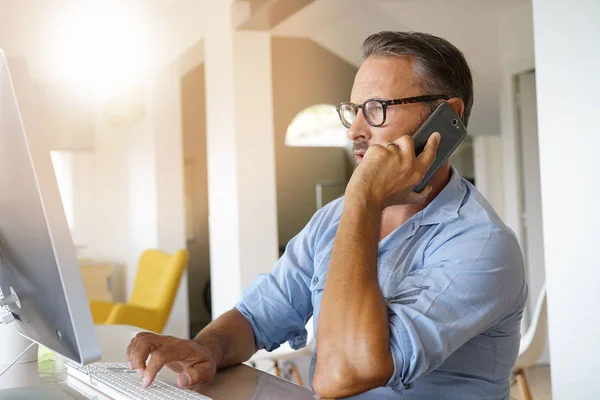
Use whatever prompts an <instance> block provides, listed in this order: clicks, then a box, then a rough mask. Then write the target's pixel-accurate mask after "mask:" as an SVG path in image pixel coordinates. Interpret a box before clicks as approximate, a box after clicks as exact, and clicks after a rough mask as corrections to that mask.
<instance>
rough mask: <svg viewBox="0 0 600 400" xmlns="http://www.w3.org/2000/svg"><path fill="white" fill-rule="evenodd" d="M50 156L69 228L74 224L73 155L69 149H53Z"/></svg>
mask: <svg viewBox="0 0 600 400" xmlns="http://www.w3.org/2000/svg"><path fill="white" fill-rule="evenodd" d="M50 157H51V158H52V164H53V166H54V174H55V175H56V183H57V184H58V191H59V192H60V198H61V200H62V204H63V207H64V210H65V215H66V217H67V223H68V224H69V229H71V230H73V225H74V221H73V219H74V214H75V210H74V204H73V203H74V200H75V196H74V187H73V157H72V154H71V153H70V152H67V151H51V152H50Z"/></svg>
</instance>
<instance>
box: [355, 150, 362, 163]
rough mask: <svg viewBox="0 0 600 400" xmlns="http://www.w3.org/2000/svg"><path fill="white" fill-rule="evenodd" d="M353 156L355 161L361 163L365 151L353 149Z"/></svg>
mask: <svg viewBox="0 0 600 400" xmlns="http://www.w3.org/2000/svg"><path fill="white" fill-rule="evenodd" d="M354 158H355V159H356V162H357V163H361V162H362V160H363V159H364V158H365V152H364V151H355V152H354Z"/></svg>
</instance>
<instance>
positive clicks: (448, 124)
mask: <svg viewBox="0 0 600 400" xmlns="http://www.w3.org/2000/svg"><path fill="white" fill-rule="evenodd" d="M434 132H439V133H440V135H441V140H440V145H439V146H438V149H437V153H436V154H435V161H434V162H433V164H432V165H431V167H430V168H429V169H428V170H427V172H426V173H425V176H424V177H423V180H422V181H421V183H419V184H418V185H417V186H415V187H414V188H413V190H414V191H415V192H420V191H421V190H423V189H424V188H425V186H427V184H428V183H429V181H430V180H431V178H432V177H433V175H435V174H436V172H438V171H439V170H440V168H441V167H442V165H444V163H445V162H446V161H448V159H449V158H450V156H451V155H452V153H454V150H456V148H457V147H458V145H459V144H461V142H462V141H463V140H464V138H465V137H467V128H466V127H465V125H464V124H463V122H462V121H461V120H460V118H459V116H458V115H456V113H455V112H454V110H453V109H452V107H451V106H450V104H448V103H446V102H443V103H441V104H440V105H439V106H438V108H436V109H435V111H434V112H433V113H432V114H431V116H430V117H429V118H428V119H427V121H425V122H424V123H423V125H421V127H420V128H419V130H418V131H417V133H415V134H414V135H413V140H414V142H415V155H416V156H418V155H419V154H421V153H422V152H423V150H424V149H425V145H426V144H427V140H428V139H429V137H430V136H431V135H432V134H433V133H434Z"/></svg>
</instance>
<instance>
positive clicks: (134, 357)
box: [128, 339, 152, 371]
mask: <svg viewBox="0 0 600 400" xmlns="http://www.w3.org/2000/svg"><path fill="white" fill-rule="evenodd" d="M130 346H131V347H130V349H129V356H128V359H129V360H128V364H129V363H131V367H132V369H137V370H140V371H143V370H144V369H146V360H147V359H148V356H149V355H150V352H152V345H151V343H150V340H148V339H144V340H139V339H137V340H134V341H133V342H132V343H131V345H130Z"/></svg>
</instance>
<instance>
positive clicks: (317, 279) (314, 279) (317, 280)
mask: <svg viewBox="0 0 600 400" xmlns="http://www.w3.org/2000/svg"><path fill="white" fill-rule="evenodd" d="M317 283H319V278H317V277H316V276H315V277H314V278H313V280H312V284H313V285H316V284H317Z"/></svg>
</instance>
